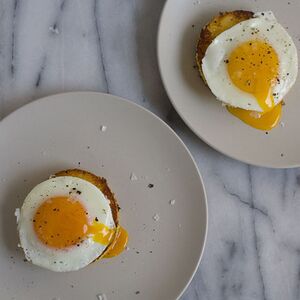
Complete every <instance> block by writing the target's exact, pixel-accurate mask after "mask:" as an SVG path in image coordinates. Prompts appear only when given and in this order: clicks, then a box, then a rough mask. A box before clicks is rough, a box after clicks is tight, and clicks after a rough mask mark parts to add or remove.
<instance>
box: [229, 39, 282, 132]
mask: <svg viewBox="0 0 300 300" xmlns="http://www.w3.org/2000/svg"><path fill="white" fill-rule="evenodd" d="M226 63H227V70H228V74H229V77H230V79H231V81H232V83H233V84H234V85H235V86H236V87H237V88H239V89H240V90H242V91H244V92H246V93H249V94H251V95H253V96H254V97H255V98H256V101H257V103H258V104H259V106H260V107H261V109H262V111H263V112H262V113H258V114H257V113H254V112H252V111H247V110H243V109H240V108H232V107H228V111H229V112H230V113H232V114H233V115H234V116H236V117H238V118H239V119H241V120H242V121H243V122H245V123H247V124H248V125H250V126H252V127H255V128H257V129H261V130H269V129H272V128H273V127H275V126H276V125H277V124H278V122H279V120H280V116H281V105H277V106H275V104H274V98H273V94H272V87H273V86H274V83H275V82H276V80H277V76H278V70H279V60H278V56H277V53H276V52H275V50H274V49H273V47H272V46H271V45H269V44H268V43H266V42H263V41H259V40H254V41H250V42H245V43H243V44H241V45H239V46H238V47H237V48H235V49H234V50H233V51H232V52H231V54H230V56H229V59H228V60H227V61H226Z"/></svg>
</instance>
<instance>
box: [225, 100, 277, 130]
mask: <svg viewBox="0 0 300 300" xmlns="http://www.w3.org/2000/svg"><path fill="white" fill-rule="evenodd" d="M281 107H282V105H281V103H279V104H277V105H276V106H274V108H273V109H272V110H270V111H268V112H266V113H264V114H263V113H258V112H256V111H251V110H245V109H241V108H236V107H231V106H228V107H227V110H228V111H229V112H230V113H231V114H232V115H234V116H236V117H237V118H239V119H240V120H242V121H243V122H244V123H246V124H248V125H250V126H251V127H254V128H256V129H260V130H271V129H272V128H274V127H275V126H276V125H277V124H278V123H279V121H280V118H281Z"/></svg>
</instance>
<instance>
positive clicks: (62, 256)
mask: <svg viewBox="0 0 300 300" xmlns="http://www.w3.org/2000/svg"><path fill="white" fill-rule="evenodd" d="M17 215H18V217H17V222H18V231H19V237H20V245H21V247H22V248H23V250H24V252H25V256H26V259H27V260H29V261H31V262H32V263H33V264H35V265H38V266H41V267H44V268H47V269H49V270H52V271H58V272H64V271H74V270H78V269H81V268H83V267H85V266H87V265H88V264H90V263H91V262H93V261H94V260H96V259H97V258H98V257H99V256H101V255H102V253H103V252H104V251H105V249H106V248H107V246H108V245H109V244H110V243H112V242H113V241H114V237H115V233H116V232H117V230H116V229H117V228H116V225H115V222H114V219H113V216H112V211H111V207H110V205H109V201H108V199H107V198H106V197H105V196H104V194H103V193H102V192H101V191H100V190H99V189H98V188H97V187H96V186H95V185H93V184H91V183H90V182H88V181H86V180H83V179H80V178H77V177H72V176H60V177H55V178H50V179H49V180H46V181H44V182H42V183H40V184H38V185H37V186H36V187H34V188H33V190H32V191H31V192H30V193H29V194H28V196H27V197H26V199H25V200H24V203H23V206H22V208H21V209H20V211H19V212H17Z"/></svg>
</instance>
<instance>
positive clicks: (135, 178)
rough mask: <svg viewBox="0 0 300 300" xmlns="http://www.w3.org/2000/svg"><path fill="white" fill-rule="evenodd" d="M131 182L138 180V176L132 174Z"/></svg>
mask: <svg viewBox="0 0 300 300" xmlns="http://www.w3.org/2000/svg"><path fill="white" fill-rule="evenodd" d="M130 180H131V181H135V180H138V178H137V176H136V175H135V174H134V173H133V172H132V173H131V174H130Z"/></svg>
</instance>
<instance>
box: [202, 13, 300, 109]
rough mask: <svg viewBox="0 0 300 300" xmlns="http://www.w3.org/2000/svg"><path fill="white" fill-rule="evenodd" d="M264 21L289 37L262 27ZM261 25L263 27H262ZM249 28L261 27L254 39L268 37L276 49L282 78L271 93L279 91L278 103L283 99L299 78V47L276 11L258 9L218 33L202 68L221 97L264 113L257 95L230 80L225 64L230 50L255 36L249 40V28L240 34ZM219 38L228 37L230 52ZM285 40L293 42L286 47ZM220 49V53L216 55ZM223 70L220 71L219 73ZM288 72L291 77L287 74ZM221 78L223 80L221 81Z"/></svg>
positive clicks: (234, 105) (213, 90) (229, 102)
mask: <svg viewBox="0 0 300 300" xmlns="http://www.w3.org/2000/svg"><path fill="white" fill-rule="evenodd" d="M261 24H268V25H269V26H268V28H269V27H271V26H274V28H273V29H275V31H276V32H280V35H281V36H283V37H286V39H284V40H280V37H278V36H277V35H272V34H270V31H267V28H266V27H264V26H261ZM249 25H251V26H249ZM260 27H264V28H263V29H262V28H260ZM249 28H259V30H260V33H259V35H257V36H255V38H257V37H259V39H263V40H265V41H266V42H268V43H269V44H270V45H272V46H273V48H274V49H275V51H276V52H277V55H278V58H279V61H280V62H279V76H278V77H279V78H280V79H281V80H280V83H279V84H278V83H276V84H275V85H274V87H273V90H272V93H275V94H276V96H274V103H275V105H276V104H278V103H279V102H281V101H282V100H283V98H284V97H285V96H286V94H287V93H288V92H289V90H290V89H291V87H292V86H293V85H294V83H295V81H296V78H297V75H298V55H297V48H296V46H295V44H294V42H293V40H292V38H291V36H290V35H289V34H288V32H287V31H286V30H285V29H284V28H283V27H282V26H281V25H280V24H279V23H278V22H277V20H276V18H275V16H274V14H273V13H272V12H271V11H266V12H258V13H256V14H255V15H254V18H252V19H249V20H246V21H243V22H240V23H239V24H237V25H235V26H233V27H231V28H230V29H228V30H226V31H224V32H222V33H221V34H220V35H218V36H217V37H216V38H215V39H214V40H213V42H212V43H211V44H210V45H209V47H208V48H207V50H206V53H205V56H204V58H203V60H202V70H203V74H204V76H205V79H206V81H207V84H208V86H209V88H210V89H211V91H212V93H213V94H214V95H215V96H216V98H217V99H218V100H220V101H222V102H223V103H225V104H229V105H230V106H233V107H240V108H243V109H246V110H253V111H258V112H262V109H261V107H260V106H259V104H258V103H257V101H256V98H255V97H254V96H253V95H251V94H248V93H246V92H244V91H242V90H240V89H238V88H237V87H235V86H234V85H233V84H232V83H231V79H230V77H229V74H228V72H227V67H226V64H225V63H224V60H226V59H228V58H227V56H226V55H227V53H231V51H233V49H234V48H236V47H237V46H238V45H239V44H241V43H243V42H246V41H248V40H253V39H255V38H254V37H253V36H251V38H250V39H249V35H248V34H246V33H247V31H246V32H245V33H244V35H243V36H241V35H240V33H241V32H243V29H245V30H248V31H249ZM275 31H274V32H275ZM250 32H251V29H250ZM250 35H251V33H250ZM236 36H238V37H239V38H238V39H237V38H235V37H236ZM220 39H224V40H225V42H226V47H227V48H226V49H227V52H225V47H222V46H221V47H220V45H219V40H220ZM230 39H232V40H230ZM284 42H285V43H287V44H290V45H291V46H289V47H287V48H286V47H284V45H282V43H284ZM277 43H280V44H281V45H282V47H281V46H280V47H275V46H274V44H277ZM220 49H221V50H220ZM220 51H221V55H217V54H218V53H219V52H220ZM283 55H284V56H286V57H288V58H289V60H288V61H286V60H284V59H281V58H282V56H283ZM217 56H218V57H217ZM207 66H210V69H213V70H215V71H216V72H214V73H210V72H209V70H208V68H207ZM218 66H219V67H220V69H219V68H218ZM220 70H221V72H219V71H220ZM217 73H219V74H220V73H221V74H225V78H221V79H220V78H219V76H218V75H217ZM287 73H289V75H288V76H287V75H286V74H287ZM220 80H221V82H222V83H221V82H220ZM224 82H226V83H227V84H229V85H230V89H229V93H224V85H223V83H224ZM241 98H243V100H242V101H240V100H239V99H241ZM236 99H238V100H236Z"/></svg>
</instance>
